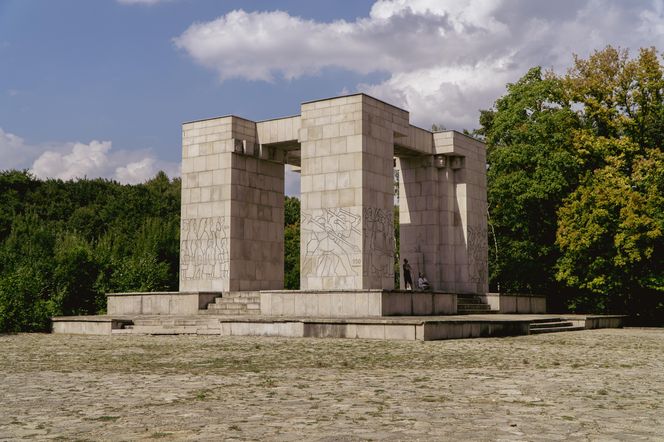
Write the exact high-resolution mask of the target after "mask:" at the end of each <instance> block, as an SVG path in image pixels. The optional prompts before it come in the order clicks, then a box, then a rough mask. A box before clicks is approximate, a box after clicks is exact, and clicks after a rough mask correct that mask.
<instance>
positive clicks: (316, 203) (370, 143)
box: [299, 94, 408, 290]
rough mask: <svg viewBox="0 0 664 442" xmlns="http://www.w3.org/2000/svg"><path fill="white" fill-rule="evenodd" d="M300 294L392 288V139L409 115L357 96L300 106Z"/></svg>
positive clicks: (404, 129) (402, 132) (404, 127)
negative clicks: (308, 291) (311, 291)
mask: <svg viewBox="0 0 664 442" xmlns="http://www.w3.org/2000/svg"><path fill="white" fill-rule="evenodd" d="M301 124H302V125H301V129H300V133H299V141H300V143H301V162H302V170H301V174H302V179H301V197H302V200H301V207H302V209H301V210H302V216H301V236H300V238H301V239H300V244H301V246H300V247H301V254H300V260H301V263H300V268H301V273H300V289H301V290H321V289H322V290H361V289H392V288H393V287H394V282H393V281H394V268H393V259H394V233H393V207H394V184H393V183H394V175H393V157H394V139H395V137H397V138H398V137H401V136H405V134H407V133H408V112H406V111H404V110H402V109H399V108H397V107H394V106H392V105H389V104H386V103H384V102H382V101H379V100H376V99H374V98H371V97H368V96H366V95H363V94H358V95H351V96H347V97H339V98H332V99H327V100H319V101H313V102H308V103H303V104H302V114H301Z"/></svg>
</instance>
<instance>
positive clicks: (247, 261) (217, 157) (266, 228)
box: [180, 116, 284, 291]
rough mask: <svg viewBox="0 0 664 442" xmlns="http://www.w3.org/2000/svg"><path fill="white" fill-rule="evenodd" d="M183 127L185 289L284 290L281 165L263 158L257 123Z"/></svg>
mask: <svg viewBox="0 0 664 442" xmlns="http://www.w3.org/2000/svg"><path fill="white" fill-rule="evenodd" d="M182 129H183V130H182V145H183V152H182V212H181V231H180V291H234V290H260V289H280V288H283V259H284V258H283V247H284V245H283V216H284V214H283V210H284V209H283V204H284V195H283V193H284V168H283V164H280V163H276V162H270V161H265V160H262V159H260V158H259V146H258V144H257V142H256V141H257V140H256V124H255V123H254V122H252V121H249V120H245V119H242V118H238V117H235V116H229V117H222V118H215V119H210V120H203V121H195V122H191V123H185V124H184V125H183V128H182Z"/></svg>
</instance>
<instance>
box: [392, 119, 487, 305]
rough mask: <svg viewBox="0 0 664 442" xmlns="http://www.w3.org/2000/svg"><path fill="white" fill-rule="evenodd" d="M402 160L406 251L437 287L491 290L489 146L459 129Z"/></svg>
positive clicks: (416, 269)
mask: <svg viewBox="0 0 664 442" xmlns="http://www.w3.org/2000/svg"><path fill="white" fill-rule="evenodd" d="M432 138H433V146H432V151H433V155H426V156H409V157H401V158H399V161H398V169H399V173H400V179H399V197H400V198H399V223H400V227H401V228H400V255H401V257H402V258H407V259H408V260H409V261H410V264H411V266H412V267H413V278H416V277H417V274H418V273H419V272H423V273H424V274H425V275H426V277H427V278H428V279H429V281H430V282H431V284H432V286H433V287H434V288H435V289H437V290H442V291H447V292H452V293H486V292H487V291H488V274H487V273H488V251H487V238H488V234H487V201H486V148H485V146H484V144H482V143H480V142H479V141H477V140H474V139H472V138H470V137H468V136H465V135H462V134H460V133H458V132H454V131H446V132H438V133H434V134H433V135H432Z"/></svg>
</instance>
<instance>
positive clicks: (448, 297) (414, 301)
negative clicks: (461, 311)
mask: <svg viewBox="0 0 664 442" xmlns="http://www.w3.org/2000/svg"><path fill="white" fill-rule="evenodd" d="M260 296H261V315H264V316H305V317H316V318H353V317H355V318H358V317H380V316H400V315H422V316H425V315H453V314H455V313H456V311H457V303H456V295H454V294H450V293H428V292H408V291H383V290H366V291H307V292H300V291H291V290H275V291H261V294H260Z"/></svg>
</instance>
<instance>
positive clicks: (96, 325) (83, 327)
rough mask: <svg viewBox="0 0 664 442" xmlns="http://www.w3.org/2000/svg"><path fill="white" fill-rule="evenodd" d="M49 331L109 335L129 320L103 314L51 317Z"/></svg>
mask: <svg viewBox="0 0 664 442" xmlns="http://www.w3.org/2000/svg"><path fill="white" fill-rule="evenodd" d="M51 321H52V322H51V332H52V333H59V334H69V335H110V334H111V332H112V331H113V330H116V329H120V328H122V324H124V323H126V322H129V323H130V322H131V321H130V320H129V321H127V320H122V319H117V318H109V317H105V316H60V317H56V318H51Z"/></svg>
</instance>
